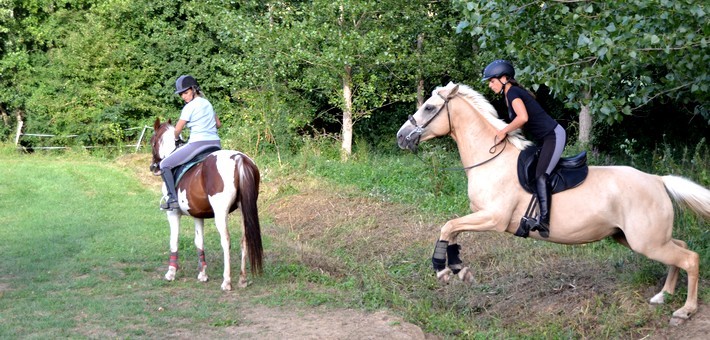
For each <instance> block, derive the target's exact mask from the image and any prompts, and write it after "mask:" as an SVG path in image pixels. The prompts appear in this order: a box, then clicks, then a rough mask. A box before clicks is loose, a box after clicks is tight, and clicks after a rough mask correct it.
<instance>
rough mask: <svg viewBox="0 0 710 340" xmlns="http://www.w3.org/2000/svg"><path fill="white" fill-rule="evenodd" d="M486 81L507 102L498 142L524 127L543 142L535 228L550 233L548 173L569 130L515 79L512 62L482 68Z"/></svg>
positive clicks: (565, 140)
mask: <svg viewBox="0 0 710 340" xmlns="http://www.w3.org/2000/svg"><path fill="white" fill-rule="evenodd" d="M483 81H487V82H488V87H489V88H490V89H491V90H493V92H495V93H498V94H503V95H504V96H505V101H506V103H507V104H508V115H509V116H510V120H511V121H510V124H508V125H507V126H506V127H505V128H503V129H501V130H500V131H498V133H497V134H496V142H498V141H501V140H503V139H504V138H505V137H506V136H507V134H508V133H509V132H511V131H515V130H517V129H520V128H522V129H524V130H525V132H527V133H528V134H529V135H531V136H532V137H533V138H534V139H535V142H536V143H537V144H538V145H539V146H540V148H541V150H540V157H539V159H538V162H537V168H536V169H535V188H536V189H537V190H536V191H537V198H538V201H539V202H540V218H539V219H538V221H537V225H536V226H534V227H533V230H539V231H540V234H541V235H543V236H544V235H547V234H548V233H549V225H550V200H551V195H552V193H551V190H550V182H549V176H550V173H552V170H553V169H554V168H555V166H556V165H557V162H558V161H559V160H560V157H561V156H562V151H563V150H564V147H565V143H566V142H567V134H566V133H565V130H564V128H562V126H561V125H560V124H558V123H557V121H555V120H554V119H553V118H552V117H550V115H549V114H547V112H545V110H544V109H543V108H542V106H540V104H539V103H538V102H537V101H536V100H535V97H534V95H533V94H532V93H531V92H529V91H527V90H525V89H524V88H522V87H520V84H518V82H517V81H516V80H515V69H514V68H513V65H511V64H510V63H509V62H507V61H505V60H500V59H499V60H495V61H493V62H492V63H490V64H489V65H488V66H486V68H485V69H484V70H483Z"/></svg>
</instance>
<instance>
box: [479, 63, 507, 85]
mask: <svg viewBox="0 0 710 340" xmlns="http://www.w3.org/2000/svg"><path fill="white" fill-rule="evenodd" d="M502 76H508V78H515V69H514V68H513V65H512V64H511V63H509V62H507V61H505V60H503V59H497V60H494V61H493V62H492V63H490V64H488V66H486V68H484V69H483V79H481V81H487V80H488V79H491V78H500V77H502Z"/></svg>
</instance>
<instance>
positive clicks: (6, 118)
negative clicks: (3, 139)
mask: <svg viewBox="0 0 710 340" xmlns="http://www.w3.org/2000/svg"><path fill="white" fill-rule="evenodd" d="M0 116H2V122H3V123H5V126H8V125H10V115H8V114H7V111H5V108H4V107H3V106H2V105H0Z"/></svg>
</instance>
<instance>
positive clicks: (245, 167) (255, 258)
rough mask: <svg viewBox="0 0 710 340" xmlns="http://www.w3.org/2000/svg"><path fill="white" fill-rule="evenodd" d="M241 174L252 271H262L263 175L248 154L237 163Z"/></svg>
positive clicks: (241, 198) (243, 208) (257, 272)
mask: <svg viewBox="0 0 710 340" xmlns="http://www.w3.org/2000/svg"><path fill="white" fill-rule="evenodd" d="M237 174H238V176H239V193H238V197H239V205H240V207H241V210H242V219H243V222H244V238H245V239H246V244H247V251H248V252H249V264H250V265H251V272H252V273H253V274H259V273H261V272H262V262H263V257H264V250H263V248H262V245H261V227H260V226H259V212H258V209H257V206H256V201H257V199H258V198H259V182H260V181H261V176H260V175H259V169H258V168H257V167H256V164H254V162H253V161H252V160H251V159H250V158H249V157H247V156H245V155H243V156H242V157H240V162H239V163H238V165H237Z"/></svg>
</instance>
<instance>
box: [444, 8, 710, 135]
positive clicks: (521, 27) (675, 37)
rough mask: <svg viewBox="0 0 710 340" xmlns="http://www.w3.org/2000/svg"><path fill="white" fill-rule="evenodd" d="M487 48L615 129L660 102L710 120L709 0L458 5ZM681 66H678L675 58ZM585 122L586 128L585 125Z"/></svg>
mask: <svg viewBox="0 0 710 340" xmlns="http://www.w3.org/2000/svg"><path fill="white" fill-rule="evenodd" d="M453 4H454V6H455V8H456V9H457V10H459V11H460V13H461V17H462V20H461V21H460V22H459V24H458V26H457V31H458V32H466V33H469V34H470V35H471V36H472V37H473V38H474V39H475V41H476V43H477V44H478V45H479V46H480V48H481V49H482V50H489V51H491V50H492V51H495V52H496V53H497V54H498V57H505V58H509V59H511V60H513V61H514V62H515V63H516V64H517V65H519V67H518V69H519V72H518V74H519V76H517V77H518V78H521V79H524V82H528V83H533V84H535V85H534V86H533V88H535V89H536V88H537V86H538V85H539V84H545V85H547V86H548V87H549V88H550V89H551V90H552V92H553V94H554V95H555V96H556V97H557V98H560V99H563V100H565V101H566V102H567V104H568V106H569V107H573V108H576V109H580V110H582V111H583V112H584V111H585V110H588V111H589V112H591V114H592V116H594V118H595V119H596V120H597V121H605V122H607V123H613V122H616V121H620V120H622V119H623V117H624V116H625V115H630V114H632V113H633V112H634V111H635V110H638V109H639V108H641V107H643V106H644V105H647V104H649V103H651V102H653V101H654V100H672V101H678V102H683V103H688V102H691V103H696V104H695V105H693V106H694V107H695V112H696V113H697V114H701V115H703V116H704V117H705V119H707V120H708V121H709V122H710V114H709V112H710V108H708V107H706V106H705V104H704V103H706V102H707V101H708V99H709V98H710V85H708V81H709V80H710V74H709V73H708V72H709V71H708V65H709V64H710V53H708V43H709V41H708V39H707V37H708V36H710V26H709V25H707V14H706V12H705V10H706V9H705V7H706V4H705V3H704V2H703V1H696V0H683V1H670V0H659V1H643V0H629V1H611V2H609V1H607V2H596V1H585V0H580V1H562V0H553V1H544V2H543V1H533V2H530V1H513V2H510V1H506V2H502V1H465V0H454V2H453ZM669 61H672V62H669ZM582 123H584V122H580V125H582Z"/></svg>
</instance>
